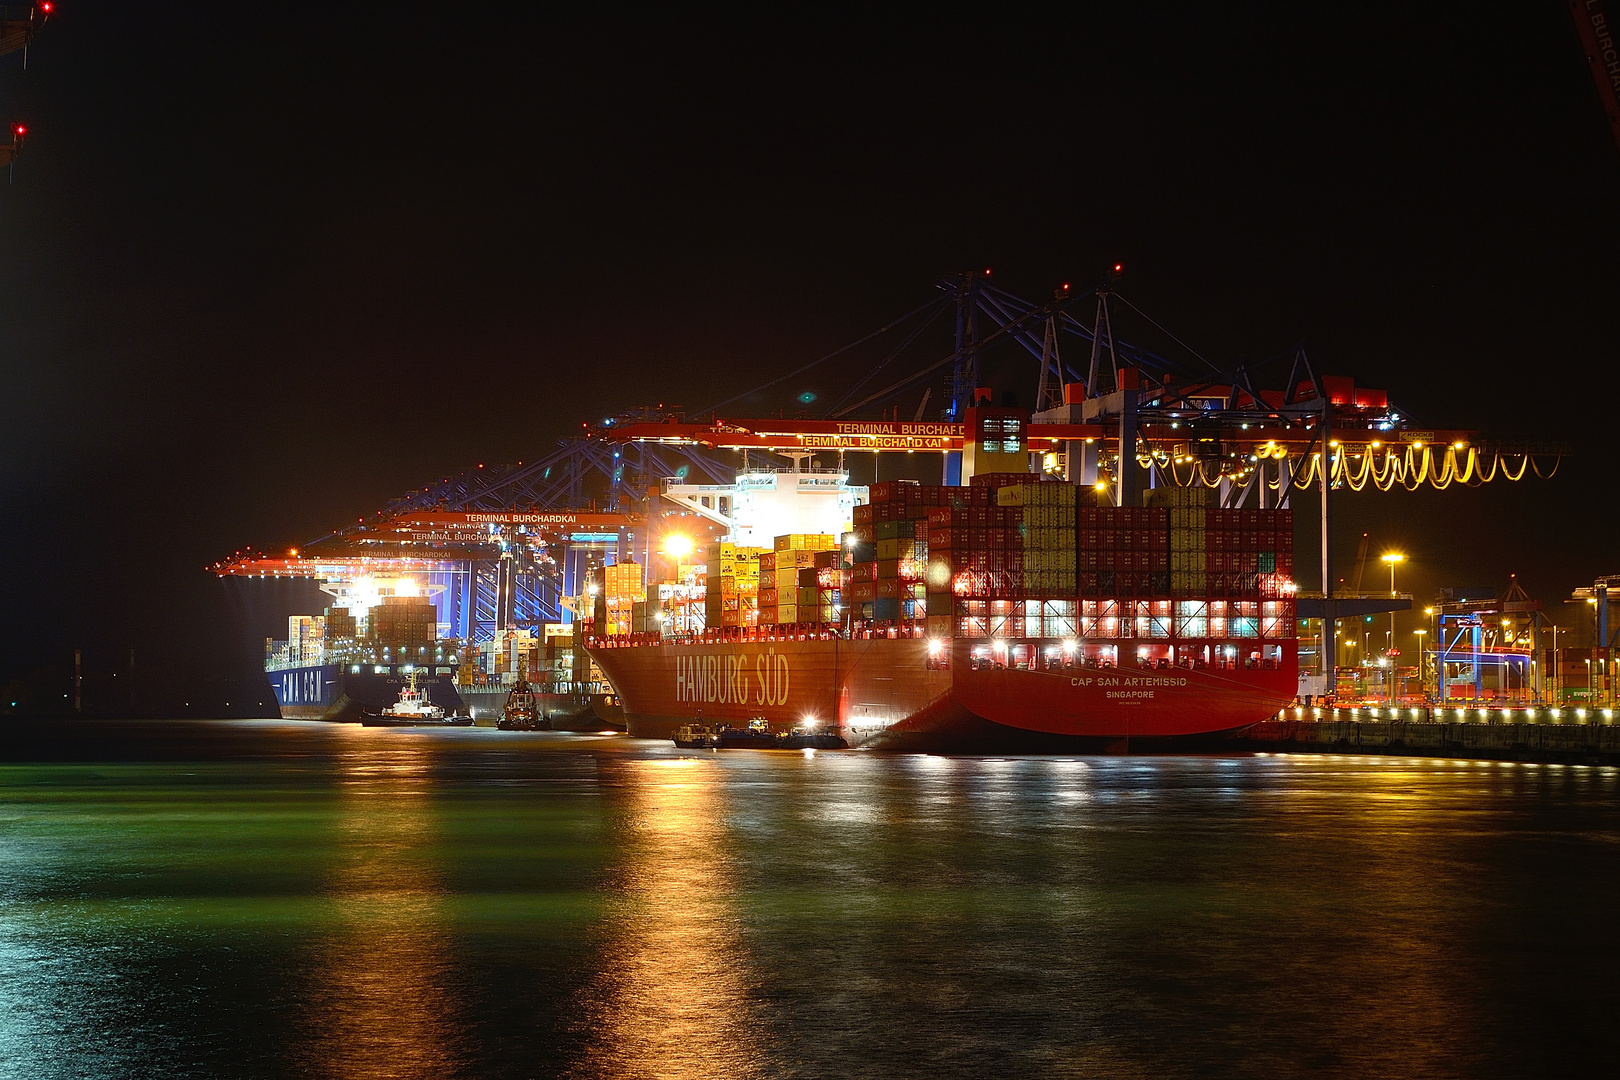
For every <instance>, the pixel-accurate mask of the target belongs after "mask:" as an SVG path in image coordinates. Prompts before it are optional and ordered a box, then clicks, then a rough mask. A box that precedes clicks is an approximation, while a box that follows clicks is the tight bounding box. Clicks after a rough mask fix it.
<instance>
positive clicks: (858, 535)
mask: <svg viewBox="0 0 1620 1080" xmlns="http://www.w3.org/2000/svg"><path fill="white" fill-rule="evenodd" d="M849 531H850V532H851V533H852V534H853V535H854V537H855V540H856V542H857V543H861V544H870V543H872V542H873V537H874V536H875V535H876V534H877V529H876V527H875V526H874V525H872V524H871V523H870V522H868V523H867V524H865V525H857V526H855V527H854V528H853V529H851V530H849ZM764 557H765V556H763V555H761V556H760V558H762V559H763V558H764Z"/></svg>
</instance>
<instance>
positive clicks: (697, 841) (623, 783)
mask: <svg viewBox="0 0 1620 1080" xmlns="http://www.w3.org/2000/svg"><path fill="white" fill-rule="evenodd" d="M603 780H604V783H605V784H607V785H609V786H610V787H611V788H612V789H613V790H614V793H615V794H616V795H617V796H619V797H621V798H622V800H623V803H622V813H623V835H622V837H621V840H620V842H621V844H622V845H623V847H622V857H623V862H622V864H621V869H620V871H619V874H618V876H617V880H616V882H615V885H616V886H617V889H618V891H619V893H620V895H621V896H622V904H621V906H620V909H619V911H618V912H617V913H616V914H615V917H614V920H613V936H612V937H611V938H610V940H609V941H608V942H607V943H606V945H605V947H604V950H603V954H602V956H601V958H600V961H599V965H598V969H597V975H596V977H595V978H594V979H593V980H592V982H591V983H590V985H589V987H588V988H587V990H586V991H585V993H584V995H583V1000H582V1001H581V1003H580V1008H579V1011H580V1014H581V1021H582V1028H583V1030H582V1032H581V1034H582V1036H583V1042H584V1046H585V1048H584V1050H583V1052H582V1054H581V1059H580V1060H579V1062H577V1063H576V1065H575V1068H574V1069H573V1070H572V1071H571V1073H570V1075H575V1076H591V1077H638V1078H639V1077H648V1076H658V1077H675V1078H678V1077H714V1076H726V1077H747V1076H755V1075H759V1074H760V1072H761V1069H760V1067H759V1066H760V1062H759V1060H758V1041H759V1035H758V1021H757V1018H755V1017H754V1016H753V1010H752V1006H751V1001H750V994H749V990H750V988H749V984H748V979H747V977H746V976H745V974H744V972H743V969H742V964H741V962H740V954H741V951H742V941H741V934H742V928H741V925H740V923H739V920H738V917H737V913H736V903H737V897H736V894H735V892H734V882H733V867H732V864H731V858H732V856H731V854H730V851H729V845H728V838H727V836H726V832H727V830H726V827H725V824H724V816H725V802H726V800H725V795H724V788H723V787H722V780H723V777H722V775H721V768H720V766H718V765H717V764H715V763H714V762H712V761H709V760H704V759H691V758H677V759H664V760H655V761H633V760H627V761H620V762H616V763H614V764H613V766H612V768H611V769H609V770H607V771H606V772H605V774H604V777H603Z"/></svg>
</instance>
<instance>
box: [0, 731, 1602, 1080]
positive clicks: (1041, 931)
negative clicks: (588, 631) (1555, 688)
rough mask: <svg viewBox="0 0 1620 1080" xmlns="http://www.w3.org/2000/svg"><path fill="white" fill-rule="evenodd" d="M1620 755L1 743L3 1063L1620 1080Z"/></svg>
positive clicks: (594, 740) (610, 742) (412, 735)
mask: <svg viewBox="0 0 1620 1080" xmlns="http://www.w3.org/2000/svg"><path fill="white" fill-rule="evenodd" d="M1617 895H1620V770H1617V769H1615V768H1612V767H1607V766H1592V765H1580V764H1530V763H1517V762H1493V761H1473V760H1459V759H1449V758H1418V757H1411V758H1404V757H1398V756H1396V757H1389V756H1385V757H1371V756H1365V755H1337V754H1320V753H1317V754H1301V755H1289V754H1253V755H1251V754H1232V755H1227V756H1185V757H1107V758H1011V759H989V758H952V757H937V756H922V755H889V754H881V753H870V752H861V751H850V752H831V753H829V752H821V753H811V752H804V753H789V752H753V751H732V752H721V753H715V752H699V751H680V750H676V749H674V748H672V747H670V746H669V745H668V744H656V743H651V742H644V741H637V740H632V739H628V738H623V737H615V738H608V737H594V736H579V735H566V734H554V733H506V732H497V731H494V730H490V729H468V730H453V731H421V730H418V731H411V730H388V729H363V728H360V727H358V726H353V725H323V724H316V723H298V722H282V721H251V722H245V721H231V722H224V721H221V722H208V721H184V722H182V721H175V722H127V723H120V722H90V721H79V722H57V723H48V724H34V725H26V726H25V725H21V724H15V723H13V724H7V725H4V726H0V1076H4V1077H8V1078H9V1077H18V1078H23V1077H27V1078H34V1080H50V1078H57V1077H62V1078H66V1077H84V1076H127V1077H157V1076H162V1077H198V1078H201V1077H239V1076H240V1077H281V1076H287V1077H344V1078H363V1077H550V1076H562V1077H605V1078H632V1077H636V1078H639V1077H652V1076H660V1077H778V1076H780V1077H787V1076H791V1077H829V1078H831V1077H840V1078H842V1077H929V1078H939V1077H955V1076H972V1077H1009V1076H1052V1077H1154V1078H1156V1080H1158V1078H1163V1077H1167V1076H1175V1077H1181V1076H1186V1077H1193V1076H1199V1077H1203V1076H1228V1077H1249V1076H1276V1077H1296V1076H1297V1077H1307V1076H1311V1077H1315V1076H1350V1077H1391V1076H1434V1077H1457V1076H1467V1077H1525V1076H1576V1075H1589V1076H1590V1075H1615V1074H1616V1071H1617V1069H1620V1042H1617V1041H1616V1039H1615V1038H1614V1035H1613V1017H1614V1016H1615V1015H1616V1012H1617V1009H1620V981H1617V979H1616V977H1615V972H1616V970H1617V961H1620V935H1617V934H1616V932H1615V921H1616V915H1615V897H1616V896H1617Z"/></svg>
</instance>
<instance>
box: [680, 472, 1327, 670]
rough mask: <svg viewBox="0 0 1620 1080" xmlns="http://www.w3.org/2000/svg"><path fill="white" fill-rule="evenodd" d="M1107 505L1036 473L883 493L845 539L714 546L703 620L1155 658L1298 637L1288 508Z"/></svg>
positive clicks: (1198, 495) (1156, 495) (1199, 493)
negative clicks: (1107, 645) (1055, 644)
mask: <svg viewBox="0 0 1620 1080" xmlns="http://www.w3.org/2000/svg"><path fill="white" fill-rule="evenodd" d="M1097 498H1098V496H1097V494H1096V492H1095V491H1093V490H1092V489H1090V488H1085V487H1077V486H1075V485H1072V484H1068V483H1063V482H1059V481H1054V480H1051V479H1048V478H1045V477H1041V476H1038V475H1035V474H1029V473H993V474H981V475H979V476H975V477H974V478H973V480H972V482H971V483H970V485H969V486H967V487H929V486H924V485H922V484H918V483H914V482H910V481H896V482H890V483H878V484H873V485H872V486H871V488H870V499H871V501H870V502H868V503H866V504H865V505H861V506H857V507H855V514H854V525H853V528H852V529H851V531H850V532H848V533H846V534H844V536H843V537H841V538H838V537H833V536H828V535H806V534H794V535H790V536H779V537H777V538H776V539H775V542H774V550H772V551H764V552H760V551H758V550H757V549H749V548H737V547H733V546H732V545H730V544H712V545H710V548H709V567H708V569H709V576H708V581H709V591H708V597H707V600H708V614H709V620H708V625H709V626H710V627H711V628H716V627H730V626H755V625H758V626H791V625H801V626H802V625H817V624H820V625H826V624H843V623H845V622H846V621H848V622H850V623H852V624H855V625H857V626H859V625H861V624H876V625H878V626H882V625H885V624H910V625H913V626H916V627H920V628H924V629H926V632H927V633H928V635H929V636H931V637H940V638H946V637H959V638H1009V639H1018V638H1057V639H1077V638H1086V639H1136V640H1137V642H1138V651H1139V652H1140V653H1142V654H1143V655H1147V656H1152V657H1161V658H1162V657H1163V656H1165V655H1166V651H1165V648H1164V647H1166V646H1170V645H1173V644H1174V643H1175V642H1176V641H1177V640H1180V639H1185V640H1187V641H1188V642H1193V641H1198V642H1202V643H1205V644H1207V643H1208V642H1209V641H1211V640H1219V641H1228V640H1231V639H1264V638H1270V639H1283V638H1291V637H1293V636H1295V635H1294V625H1295V624H1294V604H1293V599H1292V597H1293V582H1292V580H1291V577H1290V573H1291V571H1292V569H1293V520H1292V516H1291V515H1290V514H1289V512H1288V511H1285V510H1252V509H1244V510H1230V509H1219V508H1217V507H1215V506H1214V505H1212V504H1213V502H1214V498H1215V493H1214V492H1213V491H1211V490H1209V489H1206V488H1160V489H1154V490H1151V491H1149V492H1148V493H1147V494H1146V496H1145V498H1144V502H1146V503H1147V505H1145V506H1127V507H1116V506H1110V505H1103V506H1099V505H1097ZM745 568H747V571H751V572H752V573H748V572H745ZM754 574H757V576H753V575H754ZM756 597H757V614H756V612H755V604H756V599H755V598H756ZM1200 649H1202V646H1200ZM1235 654H1236V651H1235V650H1234V651H1232V652H1230V653H1229V655H1235Z"/></svg>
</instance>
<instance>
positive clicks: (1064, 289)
mask: <svg viewBox="0 0 1620 1080" xmlns="http://www.w3.org/2000/svg"><path fill="white" fill-rule="evenodd" d="M1063 291H1064V292H1068V291H1069V283H1068V282H1067V281H1065V282H1064V283H1063Z"/></svg>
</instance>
